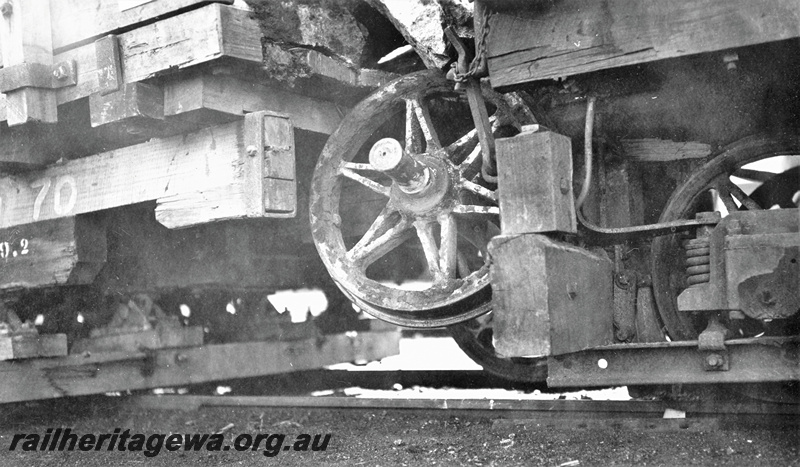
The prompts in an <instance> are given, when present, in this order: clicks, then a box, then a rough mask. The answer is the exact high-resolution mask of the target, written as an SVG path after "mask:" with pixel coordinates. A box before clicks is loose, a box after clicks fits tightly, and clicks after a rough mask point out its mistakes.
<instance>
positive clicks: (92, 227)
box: [0, 187, 106, 290]
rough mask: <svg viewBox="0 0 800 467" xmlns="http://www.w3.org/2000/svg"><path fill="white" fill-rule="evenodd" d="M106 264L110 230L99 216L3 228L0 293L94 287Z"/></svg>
mask: <svg viewBox="0 0 800 467" xmlns="http://www.w3.org/2000/svg"><path fill="white" fill-rule="evenodd" d="M58 188H59V189H61V191H60V193H67V190H66V189H63V187H58ZM70 196H72V195H71V194H68V193H67V194H65V195H63V197H70ZM70 199H71V198H70ZM64 202H65V203H70V201H69V199H67V200H65V201H64ZM105 262H106V229H105V224H104V223H103V221H102V219H101V217H100V216H97V215H91V214H85V215H80V216H69V217H62V218H58V219H52V220H49V221H44V222H36V223H32V224H25V225H18V226H15V227H11V228H5V229H0V290H7V289H17V288H32V287H45V286H55V285H80V284H90V283H91V282H92V281H93V280H94V278H95V276H97V273H98V272H99V271H100V269H101V268H102V267H103V265H104V264H105Z"/></svg>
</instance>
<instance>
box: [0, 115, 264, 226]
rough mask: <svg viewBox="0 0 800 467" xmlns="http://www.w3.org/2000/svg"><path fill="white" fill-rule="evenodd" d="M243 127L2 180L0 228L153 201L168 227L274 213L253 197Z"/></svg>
mask: <svg viewBox="0 0 800 467" xmlns="http://www.w3.org/2000/svg"><path fill="white" fill-rule="evenodd" d="M244 131H245V130H244V123H243V122H242V121H239V122H233V123H229V124H227V125H221V126H218V127H211V128H206V129H203V130H200V131H198V132H195V133H190V134H187V135H180V136H175V137H170V138H164V139H153V140H151V141H148V142H146V143H142V144H138V145H135V146H129V147H125V148H122V149H118V150H116V151H109V152H105V153H101V154H97V155H95V156H89V157H84V158H80V159H76V160H72V161H69V162H66V163H63V164H60V165H53V166H50V167H48V168H46V169H43V170H35V171H30V172H26V173H24V174H20V175H17V176H6V177H2V178H0V228H5V227H11V226H16V225H21V224H27V223H30V222H36V221H42V220H47V219H55V218H59V217H65V216H71V215H76V214H83V213H88V212H94V211H99V210H102V209H108V208H113V207H119V206H125V205H129V204H135V203H141V202H145V201H153V200H158V208H157V210H158V213H159V220H160V221H161V222H163V223H164V224H165V225H167V226H168V227H170V228H177V227H187V226H189V225H196V224H202V223H206V222H211V221H216V220H224V219H239V218H247V217H269V216H270V213H269V212H266V211H262V210H259V212H256V211H255V210H253V209H252V201H251V200H249V199H248V194H249V193H248V189H249V188H248V187H247V186H246V181H247V180H249V179H251V178H252V177H253V175H252V174H251V173H250V172H249V171H250V170H251V169H252V167H251V164H248V163H246V162H247V161H249V160H250V159H251V158H250V156H248V155H247V153H246V151H245V145H244V144H243V141H244ZM259 174H261V172H259ZM259 176H261V175H259ZM258 200H261V201H257V203H263V195H260V196H259V197H258Z"/></svg>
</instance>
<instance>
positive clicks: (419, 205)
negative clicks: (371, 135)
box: [369, 138, 457, 218]
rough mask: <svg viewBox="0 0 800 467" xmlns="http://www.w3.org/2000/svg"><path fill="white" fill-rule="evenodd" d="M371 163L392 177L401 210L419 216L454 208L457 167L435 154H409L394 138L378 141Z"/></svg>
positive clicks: (393, 197) (393, 192) (395, 199)
mask: <svg viewBox="0 0 800 467" xmlns="http://www.w3.org/2000/svg"><path fill="white" fill-rule="evenodd" d="M369 161H370V164H371V165H372V166H373V167H374V168H375V169H376V170H378V171H380V172H383V173H384V174H385V175H387V176H389V177H390V178H391V179H392V189H391V195H390V197H389V199H390V202H391V203H392V204H393V205H394V206H395V208H397V210H398V211H401V212H404V213H407V214H412V215H413V216H415V217H419V218H429V217H430V218H435V217H438V216H439V215H441V214H444V213H449V212H451V211H452V210H453V207H454V206H455V203H456V201H457V199H456V195H455V193H456V189H455V188H456V187H455V183H454V182H453V180H457V177H455V176H454V175H455V170H456V168H455V166H454V165H453V164H452V163H450V161H448V160H447V158H446V157H442V156H440V155H435V154H427V153H423V154H409V153H408V152H406V151H404V150H403V148H402V146H400V143H399V142H398V141H397V140H395V139H393V138H384V139H381V140H380V141H378V142H377V143H375V144H374V145H373V146H372V149H371V150H370V153H369Z"/></svg>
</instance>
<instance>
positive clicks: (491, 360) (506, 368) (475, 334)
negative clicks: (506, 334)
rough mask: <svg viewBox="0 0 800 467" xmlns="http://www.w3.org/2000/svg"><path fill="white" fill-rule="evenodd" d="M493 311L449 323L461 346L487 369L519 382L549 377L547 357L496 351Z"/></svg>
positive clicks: (535, 380)
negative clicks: (508, 355)
mask: <svg viewBox="0 0 800 467" xmlns="http://www.w3.org/2000/svg"><path fill="white" fill-rule="evenodd" d="M493 331H494V327H493V326H492V313H487V314H485V315H483V316H479V317H477V318H474V319H471V320H469V321H467V322H464V323H459V324H456V325H453V326H450V334H451V335H452V336H453V339H454V340H455V341H456V343H457V344H458V346H459V347H460V348H461V350H463V351H464V353H465V354H467V356H468V357H469V358H471V359H472V360H474V361H475V362H476V363H478V364H479V365H481V366H482V367H483V369H484V371H486V372H488V373H491V374H493V375H495V376H499V377H501V378H504V379H507V380H509V381H516V382H520V383H542V382H545V381H546V380H547V358H524V357H519V358H517V357H506V356H504V355H501V354H499V353H497V351H496V350H495V348H494V344H493V343H492V338H493V334H494V332H493Z"/></svg>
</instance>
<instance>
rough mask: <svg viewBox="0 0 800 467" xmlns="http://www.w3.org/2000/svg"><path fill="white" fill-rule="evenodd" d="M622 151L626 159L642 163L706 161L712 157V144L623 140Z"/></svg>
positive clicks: (648, 139)
mask: <svg viewBox="0 0 800 467" xmlns="http://www.w3.org/2000/svg"><path fill="white" fill-rule="evenodd" d="M622 150H623V152H624V155H625V157H626V158H629V159H631V160H635V161H641V162H672V161H681V160H684V159H705V158H706V157H708V156H710V155H711V145H710V144H705V143H696V142H692V141H687V142H680V141H671V140H668V139H658V138H643V139H623V140H622Z"/></svg>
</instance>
